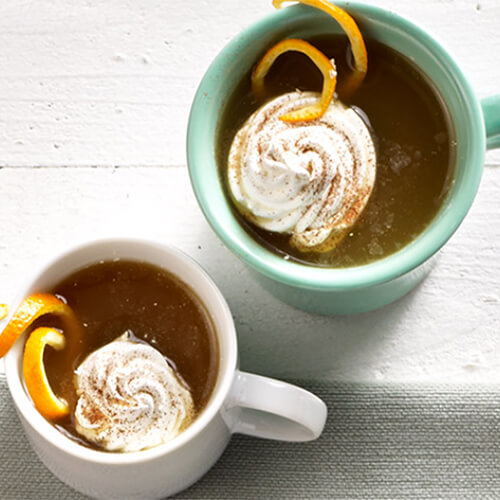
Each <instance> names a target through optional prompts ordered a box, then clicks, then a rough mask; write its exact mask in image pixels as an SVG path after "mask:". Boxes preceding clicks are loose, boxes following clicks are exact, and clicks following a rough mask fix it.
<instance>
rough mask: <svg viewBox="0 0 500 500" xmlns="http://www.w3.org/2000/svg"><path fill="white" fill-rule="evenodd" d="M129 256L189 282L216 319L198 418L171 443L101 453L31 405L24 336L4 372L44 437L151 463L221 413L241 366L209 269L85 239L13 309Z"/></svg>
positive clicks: (135, 245) (75, 449)
mask: <svg viewBox="0 0 500 500" xmlns="http://www.w3.org/2000/svg"><path fill="white" fill-rule="evenodd" d="M117 258H120V259H128V260H135V261H140V262H147V263H150V264H154V265H157V266H159V267H161V268H163V269H165V270H167V271H169V272H170V273H172V274H174V275H176V276H177V277H178V278H179V279H180V280H181V281H183V282H184V283H185V284H187V285H188V286H189V287H190V288H191V289H192V290H194V292H195V293H196V295H197V296H198V297H199V298H200V300H201V301H202V302H203V304H204V305H205V307H206V309H207V311H208V313H209V315H210V316H211V319H212V321H213V324H214V327H215V331H216V334H217V340H218V344H219V372H218V374H217V379H216V383H215V387H214V389H213V391H212V394H211V396H210V399H209V401H208V403H207V405H206V406H205V408H204V409H203V411H202V412H201V413H200V415H198V417H197V418H196V420H195V421H194V422H193V423H192V424H191V425H190V426H189V427H188V428H187V429H186V430H184V431H183V432H182V433H181V434H180V435H179V436H178V437H176V438H175V439H173V440H172V441H170V442H168V443H166V444H163V445H159V446H156V447H154V448H151V449H148V450H143V451H138V452H130V453H128V452H127V453H109V452H103V451H97V450H93V449H90V448H86V447H84V446H81V445H79V444H78V443H76V442H75V441H72V440H71V439H69V438H68V437H66V436H65V435H63V434H62V433H61V432H59V431H58V430H57V429H56V428H55V427H54V426H53V425H52V424H50V423H49V422H48V421H47V420H45V418H43V417H42V416H41V415H40V414H39V413H38V411H37V410H36V409H35V407H34V406H33V403H32V402H31V399H30V397H29V395H28V393H27V390H26V388H25V386H24V382H23V376H22V356H23V350H24V340H25V336H23V337H22V338H21V339H19V340H18V341H17V342H16V343H15V344H14V346H13V347H12V349H11V350H10V351H9V353H8V354H7V356H6V357H5V372H6V376H7V382H8V385H9V389H10V392H11V395H12V398H13V399H14V402H15V405H16V408H17V410H18V411H19V412H20V413H21V414H22V415H23V416H24V418H25V419H26V420H27V421H28V423H29V424H30V425H31V426H32V427H33V428H35V429H37V431H38V433H39V434H41V435H42V436H44V438H45V439H47V440H48V441H50V442H52V443H53V444H54V445H56V446H58V447H59V448H61V449H62V450H64V451H65V452H67V453H72V454H74V455H76V456H78V457H80V458H83V459H87V460H89V461H91V462H100V463H107V464H111V463H131V462H138V461H141V462H142V461H147V460H151V459H154V458H155V457H157V456H159V455H163V454H165V453H168V452H170V451H173V450H174V449H176V448H178V447H180V446H182V445H183V443H185V442H187V441H188V440H190V439H191V438H192V437H194V436H195V435H196V434H197V433H198V432H200V431H201V430H202V429H203V428H204V427H205V426H206V424H207V423H208V422H209V421H210V420H211V419H212V418H213V417H214V415H215V414H216V413H217V412H218V411H219V409H220V408H221V406H222V405H223V402H224V400H225V398H226V395H227V393H228V392H229V389H230V387H231V384H232V381H233V376H234V372H235V370H236V364H237V345H236V331H235V328H234V323H233V320H232V316H231V312H230V310H229V307H228V306H227V303H226V301H225V299H224V297H223V296H222V294H221V293H220V291H219V290H218V288H217V287H216V286H215V284H214V283H213V281H212V280H211V278H210V277H209V276H208V274H206V273H205V271H204V270H203V269H202V268H201V267H200V266H199V265H198V264H197V263H196V262H195V261H194V260H192V259H191V258H190V257H188V256H187V255H185V254H183V253H182V252H180V251H179V250H176V249H174V248H171V247H168V246H164V245H161V244H156V243H152V242H146V241H140V240H105V241H98V242H93V243H87V244H84V245H82V246H79V247H77V248H75V249H72V250H69V251H68V252H65V253H64V254H63V255H61V256H59V257H57V258H56V259H54V260H52V261H51V262H50V263H49V264H47V265H45V266H44V267H43V268H42V269H41V270H40V271H39V273H38V274H37V275H36V277H34V278H32V279H31V280H30V282H29V284H28V285H27V286H26V287H25V288H24V290H22V292H21V293H20V294H19V297H18V300H17V301H16V304H15V307H14V308H13V310H15V309H16V308H17V306H18V305H19V303H20V302H21V301H22V300H23V299H24V298H25V297H27V296H28V295H30V294H32V293H36V292H43V291H46V290H48V289H50V288H51V287H52V286H54V285H56V284H57V283H58V282H59V281H60V280H62V279H63V278H65V277H67V276H68V275H69V274H71V273H73V272H75V271H77V270H79V269H82V268H84V267H86V266H88V265H90V264H94V263H97V262H99V261H101V260H104V261H109V260H113V259H117Z"/></svg>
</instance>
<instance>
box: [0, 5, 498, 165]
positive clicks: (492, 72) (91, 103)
mask: <svg viewBox="0 0 500 500" xmlns="http://www.w3.org/2000/svg"><path fill="white" fill-rule="evenodd" d="M373 3H375V4H377V5H380V6H383V7H386V8H389V9H391V10H394V11H396V12H398V13H400V14H402V15H404V16H407V17H411V18H412V19H413V20H414V21H415V22H417V23H418V24H420V25H422V26H423V27H424V28H426V29H428V30H429V31H430V32H432V33H433V34H434V35H435V36H436V37H437V38H438V39H440V40H441V41H442V43H443V44H444V45H445V46H446V47H447V48H449V50H450V51H451V52H452V53H454V54H455V56H456V59H457V61H458V62H459V63H460V65H461V66H462V67H463V69H464V71H465V73H466V74H467V75H468V76H469V78H470V80H471V82H472V84H473V85H474V87H475V88H476V89H477V92H478V94H479V95H481V96H484V95H487V94H491V93H495V92H500V64H498V62H499V61H498V54H499V53H500V30H499V29H498V25H499V21H500V2H499V1H498V0H377V1H376V2H373ZM271 11H272V7H271V0H252V1H250V0H247V1H239V2H235V1H229V0H220V1H218V2H209V1H206V0H204V1H201V0H199V1H190V2H186V1H182V0H163V1H159V0H155V1H153V0H107V1H106V2H103V1H100V0H72V1H71V2H67V1H66V0H40V1H20V0H2V2H1V3H0V47H1V49H0V75H1V78H0V165H20V166H32V165H50V166H54V165H73V166H77V165H83V166H90V165H99V166H104V165H107V166H113V165H155V166H158V165H182V164H184V163H185V154H184V149H185V148H184V137H185V129H186V124H187V117H188V113H189V108H190V104H191V101H192V98H193V95H194V92H195V90H196V87H197V85H198V83H199V81H200V79H201V77H202V75H203V74H204V72H205V70H206V69H207V67H208V65H209V63H210V62H211V61H212V60H213V58H214V57H215V55H216V54H217V53H218V52H219V51H220V49H221V48H222V47H223V46H224V44H225V43H227V41H229V40H230V39H231V38H232V37H233V36H234V35H235V34H237V33H238V32H239V31H240V30H241V29H243V28H244V27H246V26H248V25H249V24H250V23H252V22H254V21H255V20H257V19H259V18H260V17H262V16H264V15H266V14H267V13H269V12H271ZM488 161H489V163H495V162H496V163H500V155H499V154H496V156H491V155H490V156H489V157H488Z"/></svg>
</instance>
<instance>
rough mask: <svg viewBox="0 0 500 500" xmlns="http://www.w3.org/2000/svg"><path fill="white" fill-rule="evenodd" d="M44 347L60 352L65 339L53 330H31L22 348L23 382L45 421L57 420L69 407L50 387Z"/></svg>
mask: <svg viewBox="0 0 500 500" xmlns="http://www.w3.org/2000/svg"><path fill="white" fill-rule="evenodd" d="M46 345H49V346H50V347H53V348H54V349H56V350H58V351H60V350H62V349H64V348H65V346H66V339H65V338H64V335H63V334H62V333H61V332H59V331H58V330H56V329H54V328H47V327H40V328H37V329H36V330H33V331H32V332H31V334H30V336H29V337H28V340H27V341H26V345H25V347H24V357H23V375H24V381H25V383H26V388H27V389H28V392H29V394H30V396H31V399H32V401H33V404H34V405H35V408H36V409H37V410H38V411H39V412H40V414H41V415H42V416H43V417H45V418H46V419H47V420H59V419H61V418H63V417H65V416H66V415H68V414H69V405H68V403H67V402H66V401H65V400H64V399H62V398H58V397H57V396H56V395H55V394H54V392H53V391H52V388H51V387H50V384H49V381H48V379H47V374H46V373H45V366H44V363H43V353H44V351H45V346H46Z"/></svg>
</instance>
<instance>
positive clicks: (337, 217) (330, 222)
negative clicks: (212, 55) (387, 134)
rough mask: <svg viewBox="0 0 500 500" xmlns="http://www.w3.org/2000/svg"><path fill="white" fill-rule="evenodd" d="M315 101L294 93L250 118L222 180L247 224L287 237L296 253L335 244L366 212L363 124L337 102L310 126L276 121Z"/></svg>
mask: <svg viewBox="0 0 500 500" xmlns="http://www.w3.org/2000/svg"><path fill="white" fill-rule="evenodd" d="M317 100H318V94H317V93H314V92H299V91H296V92H291V93H288V94H284V95H281V96H279V97H277V98H275V99H273V100H272V101H270V102H268V103H267V104H265V105H264V106H262V107H261V108H260V109H258V110H257V111H256V112H254V113H253V114H252V115H251V116H250V118H249V119H248V120H247V121H246V122H245V124H244V125H243V127H242V128H241V129H240V130H239V131H238V133H237V134H236V136H235V138H234V140H233V143H232V145H231V149H230V152H229V159H228V181H229V187H230V191H231V195H232V197H233V200H234V202H235V204H236V206H237V207H238V209H239V211H240V212H241V213H242V215H243V216H245V217H246V218H247V219H248V220H250V221H251V222H253V223H254V224H255V225H257V226H259V227H261V228H263V229H266V230H268V231H274V232H279V233H286V234H291V239H290V243H291V244H292V245H293V246H294V247H296V248H298V249H299V250H302V251H310V250H312V251H320V252H321V251H328V250H330V249H332V248H334V247H335V246H336V245H337V244H338V242H339V241H340V240H341V239H342V238H343V237H344V236H345V234H346V233H347V231H348V230H349V228H351V226H352V225H353V224H354V223H355V222H356V220H357V219H358V217H359V215H360V214H361V212H362V211H363V209H364V207H365V206H366V204H367V202H368V199H369V197H370V194H371V192H372V189H373V185H374V182H375V170H376V153H375V147H374V144H373V140H372V137H371V134H370V132H369V130H368V128H367V125H366V124H365V122H364V121H363V119H362V118H361V117H360V116H359V115H358V113H356V111H354V110H353V109H352V108H350V107H347V106H345V105H344V104H342V103H341V102H340V101H338V100H337V99H334V100H333V101H332V103H331V104H330V106H329V108H328V110H327V111H326V113H325V114H324V115H323V116H322V117H321V118H318V119H316V120H312V121H307V122H306V121H301V122H296V123H286V122H283V121H282V120H280V119H279V117H280V116H281V115H283V114H285V113H288V112H290V111H293V110H295V109H297V108H301V107H304V106H307V105H311V104H314V103H315V102H317Z"/></svg>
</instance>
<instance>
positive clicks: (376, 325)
mask: <svg viewBox="0 0 500 500" xmlns="http://www.w3.org/2000/svg"><path fill="white" fill-rule="evenodd" d="M204 250H205V252H204V257H205V258H203V259H200V262H201V263H202V265H203V266H204V267H205V268H206V269H207V271H208V272H209V273H210V274H211V276H212V278H213V279H214V281H215V282H216V283H217V285H218V286H219V288H220V290H221V291H222V293H223V295H224V296H225V298H226V300H227V302H228V304H229V307H230V308H231V311H232V314H233V317H234V320H235V324H236V329H237V332H238V342H239V354H240V367H241V369H243V370H246V371H250V372H255V373H259V374H262V375H268V376H273V377H285V378H302V379H304V378H321V377H322V376H325V375H326V374H328V378H330V379H336V377H335V375H336V373H338V374H342V377H341V378H344V379H346V376H347V379H350V377H349V373H351V372H352V373H353V374H354V373H358V372H359V367H360V366H363V367H365V368H366V369H369V367H370V366H371V365H373V364H374V363H375V362H376V359H377V356H378V354H379V353H381V352H383V350H384V348H385V347H386V346H387V345H390V344H391V342H393V340H392V339H393V337H394V334H395V333H396V332H397V331H398V329H399V328H400V326H401V325H402V323H404V322H405V320H406V318H407V316H408V311H410V310H411V309H412V307H413V303H414V301H415V299H416V297H417V296H418V289H419V288H420V286H421V285H418V286H417V287H416V288H415V289H413V290H412V291H411V292H410V293H408V294H407V295H406V296H404V297H402V298H401V299H399V300H398V301H397V302H395V303H392V304H389V305H387V306H385V307H383V308H381V309H378V310H375V311H372V312H367V313H361V314H355V315H349V316H321V315H314V314H311V313H307V312H304V311H301V310H299V309H295V308H294V307H291V306H289V305H287V304H285V303H283V302H281V301H279V300H278V299H276V298H275V297H274V296H273V295H271V294H270V293H269V292H268V291H267V290H265V289H263V288H262V287H261V285H260V284H259V283H258V282H257V281H256V280H255V278H254V276H253V272H252V271H250V270H249V269H248V268H247V267H246V266H245V265H243V264H242V263H241V262H240V261H238V259H236V258H235V257H234V256H233V255H232V254H231V253H230V252H229V251H228V250H227V249H226V248H225V247H224V246H223V245H222V243H220V242H218V241H217V240H215V241H214V240H213V239H212V238H209V239H207V240H205V242H204ZM424 281H425V280H424ZM354 378H355V377H354Z"/></svg>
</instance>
